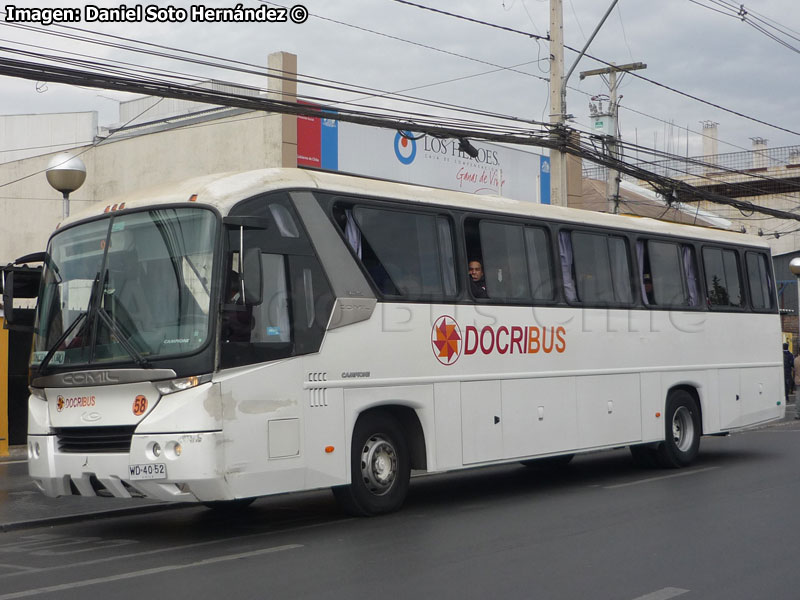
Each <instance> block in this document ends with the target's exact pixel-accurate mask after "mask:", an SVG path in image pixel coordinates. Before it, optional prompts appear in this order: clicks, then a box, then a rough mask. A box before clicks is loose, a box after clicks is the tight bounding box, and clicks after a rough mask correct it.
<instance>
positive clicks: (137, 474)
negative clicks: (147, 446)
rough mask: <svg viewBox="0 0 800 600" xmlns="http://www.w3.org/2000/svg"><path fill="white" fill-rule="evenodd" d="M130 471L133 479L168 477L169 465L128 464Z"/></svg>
mask: <svg viewBox="0 0 800 600" xmlns="http://www.w3.org/2000/svg"><path fill="white" fill-rule="evenodd" d="M128 473H129V474H130V479H131V481H133V480H137V479H166V478H167V465H165V464H164V463H148V464H143V465H128Z"/></svg>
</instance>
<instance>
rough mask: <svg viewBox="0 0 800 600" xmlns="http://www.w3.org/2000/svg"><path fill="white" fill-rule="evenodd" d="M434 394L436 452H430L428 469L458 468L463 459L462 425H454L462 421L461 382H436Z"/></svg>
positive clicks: (444, 469) (445, 469)
mask: <svg viewBox="0 0 800 600" xmlns="http://www.w3.org/2000/svg"><path fill="white" fill-rule="evenodd" d="M433 395H434V413H435V421H436V434H435V440H434V441H435V444H436V452H435V453H433V454H431V453H429V454H428V471H431V472H433V471H447V470H449V469H457V468H459V467H461V465H462V460H463V458H462V451H461V427H460V426H459V427H454V426H453V424H454V423H459V424H460V423H461V384H460V383H458V382H450V383H435V384H434V385H433ZM426 438H427V436H426Z"/></svg>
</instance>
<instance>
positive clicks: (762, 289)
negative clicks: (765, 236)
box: [745, 252, 775, 311]
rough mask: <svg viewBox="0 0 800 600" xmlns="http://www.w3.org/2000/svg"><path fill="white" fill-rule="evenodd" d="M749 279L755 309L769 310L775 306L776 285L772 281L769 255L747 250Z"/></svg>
mask: <svg viewBox="0 0 800 600" xmlns="http://www.w3.org/2000/svg"><path fill="white" fill-rule="evenodd" d="M745 260H746V262H747V281H748V285H749V287H750V303H751V305H752V308H753V310H758V311H767V310H772V308H774V306H775V294H774V292H773V290H774V289H775V285H774V284H773V283H772V274H771V272H770V269H769V266H768V263H767V257H766V256H765V255H764V254H761V253H757V252H746V253H745Z"/></svg>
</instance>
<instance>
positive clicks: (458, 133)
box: [0, 57, 800, 221]
mask: <svg viewBox="0 0 800 600" xmlns="http://www.w3.org/2000/svg"><path fill="white" fill-rule="evenodd" d="M0 75H6V76H11V77H21V78H23V79H29V80H35V81H49V82H56V83H65V84H70V85H81V86H86V87H95V88H102V89H111V90H118V91H125V92H133V93H140V94H148V95H153V96H160V97H167V98H176V99H180V100H189V101H194V102H204V103H209V104H218V105H222V106H234V107H239V108H247V109H251V110H259V111H269V112H276V113H282V114H294V115H306V116H312V117H318V116H320V114H321V113H320V110H325V107H312V106H304V105H301V104H296V103H294V102H283V101H279V100H273V99H268V98H263V97H254V96H247V95H243V94H237V93H233V92H223V91H218V90H208V89H203V88H198V87H196V86H192V85H187V84H183V83H171V82H164V81H157V80H155V79H148V80H142V79H134V78H130V77H120V76H118V75H108V74H103V73H94V72H90V71H85V70H78V69H67V68H65V67H59V66H53V65H47V64H41V63H32V62H29V61H22V60H17V59H10V58H4V57H0ZM326 117H330V118H332V119H335V120H339V121H345V122H352V123H357V124H362V125H371V126H375V127H383V128H390V129H398V130H406V131H413V132H415V133H421V134H428V135H432V136H437V137H452V138H463V137H470V138H474V139H483V140H487V141H496V142H505V143H510V144H519V145H527V146H539V147H546V148H554V147H559V148H560V149H561V150H562V151H566V152H568V153H570V154H574V155H576V156H580V157H582V158H585V159H587V160H591V161H593V162H596V163H598V164H601V165H605V166H608V167H611V168H615V169H617V170H618V171H620V172H621V173H625V174H627V175H630V176H633V177H636V178H638V179H641V180H644V181H648V182H649V183H650V184H651V185H653V187H654V188H655V189H656V190H658V191H659V192H660V193H662V194H663V195H664V196H665V198H667V199H668V200H672V199H675V200H678V199H680V200H681V201H684V202H685V201H695V200H706V201H709V202H716V203H719V204H726V205H729V206H733V207H735V208H738V209H739V210H746V211H754V212H761V213H764V214H767V215H770V216H774V217H777V218H785V219H793V220H797V221H800V215H797V214H794V213H790V212H786V211H780V210H775V209H770V208H768V207H762V206H755V205H753V204H752V203H749V202H745V201H741V200H735V199H731V198H726V197H723V196H720V195H718V194H713V193H709V192H706V191H703V190H698V189H697V188H694V187H693V186H691V185H689V184H687V183H684V182H681V181H677V180H674V179H670V178H667V177H663V176H659V175H657V174H655V173H652V172H649V171H646V170H644V169H642V168H640V167H637V166H635V165H631V164H629V163H626V162H624V161H623V160H621V159H615V158H611V157H609V156H607V155H606V154H605V153H604V152H603V149H602V148H597V147H595V146H593V145H592V144H596V143H597V141H598V140H599V137H597V136H595V137H594V138H591V139H590V140H589V143H582V142H575V141H573V140H572V139H571V138H570V136H569V131H563V132H562V134H563V136H562V137H561V141H557V140H553V139H551V138H549V137H548V135H547V132H546V131H544V130H523V129H521V128H520V129H519V130H517V131H516V132H514V133H508V132H504V133H497V132H493V131H491V130H489V129H488V128H486V127H480V126H475V127H471V128H468V127H453V126H449V125H442V124H441V123H439V122H438V121H437V119H436V117H433V116H431V117H428V118H426V119H415V120H409V119H403V118H397V117H395V116H394V115H391V114H368V113H363V112H357V111H350V110H344V111H336V112H334V113H330V114H326Z"/></svg>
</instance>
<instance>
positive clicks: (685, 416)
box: [672, 406, 695, 452]
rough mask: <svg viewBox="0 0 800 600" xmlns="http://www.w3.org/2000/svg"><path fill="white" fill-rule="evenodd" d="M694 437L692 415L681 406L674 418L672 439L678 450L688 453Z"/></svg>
mask: <svg viewBox="0 0 800 600" xmlns="http://www.w3.org/2000/svg"><path fill="white" fill-rule="evenodd" d="M694 436H695V433H694V421H693V420H692V413H691V412H690V411H689V409H688V408H686V407H685V406H681V407H680V408H678V410H676V411H675V415H674V416H673V417H672V439H673V441H674V442H675V445H676V446H677V447H678V450H680V451H681V452H686V451H687V450H689V448H690V447H691V446H692V443H693V441H694Z"/></svg>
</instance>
